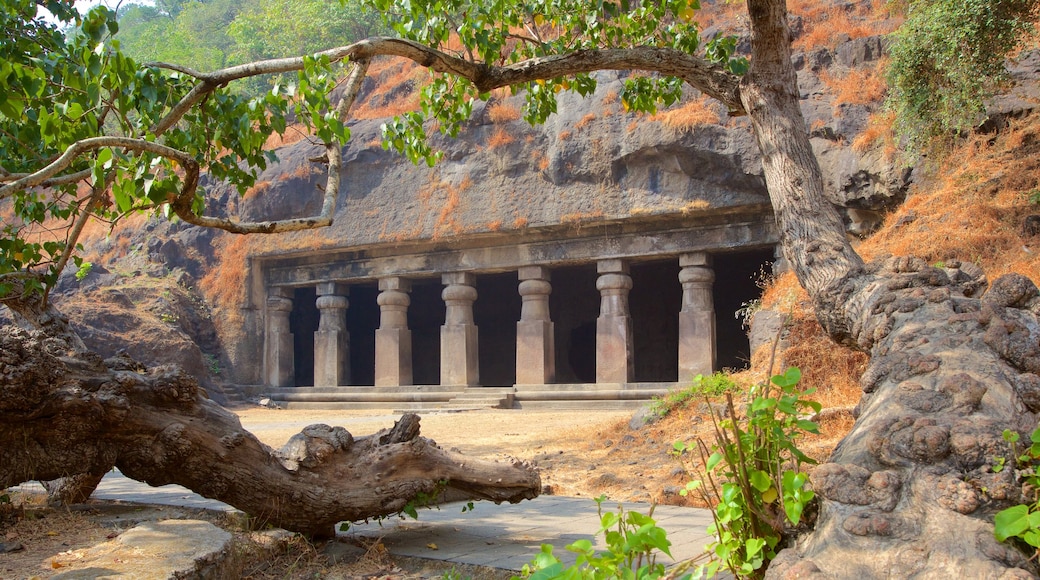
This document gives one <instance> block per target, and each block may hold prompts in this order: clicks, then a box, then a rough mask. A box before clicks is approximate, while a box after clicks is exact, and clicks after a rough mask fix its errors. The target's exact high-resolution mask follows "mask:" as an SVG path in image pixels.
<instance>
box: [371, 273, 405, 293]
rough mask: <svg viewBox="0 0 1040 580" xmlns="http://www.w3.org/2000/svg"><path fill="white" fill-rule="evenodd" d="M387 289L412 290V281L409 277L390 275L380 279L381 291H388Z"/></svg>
mask: <svg viewBox="0 0 1040 580" xmlns="http://www.w3.org/2000/svg"><path fill="white" fill-rule="evenodd" d="M387 290H399V291H401V292H411V291H412V281H411V279H409V278H405V277H403V276H388V277H386V278H380V279H379V291H380V292H386V291H387Z"/></svg>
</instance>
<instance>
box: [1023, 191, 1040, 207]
mask: <svg viewBox="0 0 1040 580" xmlns="http://www.w3.org/2000/svg"><path fill="white" fill-rule="evenodd" d="M1026 197H1028V198H1029V203H1031V204H1034V205H1037V204H1040V187H1034V188H1033V189H1030V190H1029V191H1027V192H1026Z"/></svg>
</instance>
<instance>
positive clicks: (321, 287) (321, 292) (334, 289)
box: [314, 282, 350, 296]
mask: <svg viewBox="0 0 1040 580" xmlns="http://www.w3.org/2000/svg"><path fill="white" fill-rule="evenodd" d="M314 288H315V290H316V291H317V293H318V296H350V286H347V285H346V284H339V283H336V282H322V283H320V284H317V285H316V286H315V287H314Z"/></svg>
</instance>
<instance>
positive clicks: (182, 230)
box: [57, 0, 1037, 396]
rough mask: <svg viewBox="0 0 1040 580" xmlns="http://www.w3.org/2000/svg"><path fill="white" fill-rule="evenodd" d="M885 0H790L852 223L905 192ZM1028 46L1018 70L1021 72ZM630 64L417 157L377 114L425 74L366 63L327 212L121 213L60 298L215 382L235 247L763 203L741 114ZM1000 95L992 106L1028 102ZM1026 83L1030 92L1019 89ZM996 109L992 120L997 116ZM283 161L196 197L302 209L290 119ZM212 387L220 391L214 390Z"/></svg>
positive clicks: (403, 105) (486, 229) (233, 285)
mask: <svg viewBox="0 0 1040 580" xmlns="http://www.w3.org/2000/svg"><path fill="white" fill-rule="evenodd" d="M882 4H883V3H880V2H871V1H869V0H861V1H859V2H842V3H831V2H815V1H807V0H804V1H801V2H792V3H791V6H792V12H793V16H792V25H793V26H792V28H793V30H794V32H795V34H796V40H795V47H796V51H797V52H796V54H795V62H796V64H797V67H798V71H799V72H798V74H799V85H800V87H801V90H802V103H803V110H804V112H805V115H806V122H807V124H808V127H807V129H808V130H809V131H810V132H811V134H812V137H813V139H812V141H813V145H814V148H815V149H816V152H817V155H818V157H819V159H820V162H821V165H822V166H823V169H824V173H825V176H826V180H827V184H828V189H829V191H830V192H831V193H832V195H833V201H834V203H836V204H838V205H840V206H842V207H844V208H846V210H847V216H848V223H849V229H850V231H851V232H853V233H855V234H859V235H863V234H866V233H867V232H868V231H869V230H871V229H872V228H874V227H876V226H877V225H878V224H880V222H881V220H882V215H883V213H884V212H886V211H888V210H890V209H891V208H893V207H895V206H897V205H898V204H899V203H900V202H902V200H903V199H904V198H905V196H906V194H907V191H908V190H909V188H910V187H911V185H912V184H913V182H914V180H915V179H916V180H920V176H919V175H918V173H915V172H913V171H911V170H910V169H909V168H905V167H903V166H901V165H900V163H899V156H898V151H897V148H896V146H895V145H894V143H893V140H892V137H891V135H890V131H889V130H888V127H889V125H890V120H889V119H888V118H887V117H886V115H885V114H884V113H883V112H881V110H880V109H881V107H880V103H881V100H882V99H883V96H884V92H885V86H884V82H883V79H882V67H883V64H884V58H885V57H884V54H885V46H886V40H885V37H884V34H885V33H887V32H890V31H891V30H893V29H895V28H896V27H897V26H898V24H899V22H900V21H899V18H898V17H897V16H894V15H892V14H889V13H888V12H887V11H886V9H885V8H884V7H882ZM707 8H708V9H707V11H706V12H705V15H704V16H703V18H704V20H703V22H702V25H703V26H704V31H705V36H710V35H712V34H716V33H717V31H718V30H734V29H735V30H738V31H739V30H740V25H739V19H737V18H736V12H735V11H734V10H735V9H734V8H733V6H732V5H729V4H725V3H721V2H720V3H718V4H717V5H714V6H712V5H709V6H708V7H707ZM1035 61H1036V58H1035V57H1032V56H1031V57H1029V58H1027V59H1024V60H1023V61H1022V65H1021V66H1020V67H1019V69H1018V74H1019V76H1020V77H1021V78H1022V79H1023V80H1026V81H1029V80H1031V79H1035V75H1036V73H1037V70H1036V68H1037V67H1036V62H1035ZM627 74H630V73H620V74H619V73H601V74H600V75H599V76H598V80H599V88H598V89H597V91H596V93H595V94H594V95H592V96H591V97H589V98H585V99H581V98H578V97H576V96H573V95H561V99H560V106H559V112H558V114H555V115H553V116H552V117H550V119H549V121H548V122H547V123H546V124H545V125H543V126H539V127H530V126H528V125H527V124H526V123H524V122H523V121H522V119H520V107H521V104H522V99H521V98H520V97H517V96H509V95H508V94H506V93H496V94H494V95H493V96H492V98H491V99H490V100H489V101H488V102H487V103H482V104H481V105H480V106H478V107H477V108H476V110H475V112H474V115H473V118H472V120H471V121H470V122H469V123H468V124H467V126H466V127H465V129H464V131H463V133H462V134H461V135H460V137H459V138H458V139H454V140H448V139H441V138H439V139H437V141H436V144H437V146H438V147H440V148H441V149H442V150H443V151H444V152H445V156H444V160H443V161H442V163H440V164H439V165H437V166H436V167H435V168H432V169H431V168H427V167H417V166H413V165H411V164H410V163H408V162H407V161H406V160H404V159H402V158H400V157H398V156H397V155H395V154H393V153H391V152H388V151H385V150H384V149H383V148H382V147H381V144H380V142H379V134H380V132H379V126H380V125H381V123H383V122H385V121H386V118H385V115H387V114H393V113H399V112H401V111H403V110H407V109H408V108H409V107H412V106H414V105H415V95H416V91H417V90H418V89H419V88H420V87H421V86H422V83H423V82H424V79H425V78H426V73H425V71H424V70H422V69H417V68H415V67H414V66H411V65H409V64H408V63H404V62H401V61H394V60H387V61H381V62H379V63H377V66H376V67H375V69H374V71H373V76H372V78H371V79H370V81H369V82H368V83H366V86H365V89H364V92H363V94H362V96H361V100H360V102H359V105H358V107H357V110H356V115H355V116H356V117H357V118H356V120H355V121H353V122H352V125H351V130H352V134H353V138H352V141H351V143H350V144H349V145H348V146H347V147H346V149H345V156H344V158H345V167H344V180H343V191H342V195H341V197H340V200H339V205H338V207H337V216H336V223H335V225H334V226H332V227H331V228H328V229H325V230H321V231H312V232H304V233H298V234H288V235H280V236H253V237H249V238H246V237H241V236H231V235H226V234H223V233H220V232H212V231H205V230H201V229H199V228H195V227H186V226H185V225H184V224H181V223H168V222H164V221H146V220H144V219H143V218H142V219H135V220H131V221H128V222H126V223H124V224H121V225H120V226H118V227H116V228H114V229H113V230H111V231H109V230H108V229H107V228H104V229H103V228H100V227H98V228H97V229H96V230H95V231H93V232H90V233H89V234H88V236H87V238H86V239H85V245H86V246H87V248H88V259H90V260H92V261H93V262H94V264H95V271H94V273H92V274H91V275H90V276H89V277H88V278H87V279H85V280H84V281H82V282H77V281H75V280H73V279H71V278H70V279H67V280H63V282H62V284H61V286H60V287H59V289H58V291H57V301H58V303H59V306H60V308H62V309H63V310H64V311H66V312H67V313H68V314H69V315H70V317H71V318H72V319H73V320H74V322H75V323H76V325H77V328H78V329H80V331H81V332H82V334H84V338H85V339H86V340H87V342H88V344H89V345H90V346H92V347H93V348H95V349H97V350H98V351H100V352H101V353H102V354H105V355H109V354H114V353H115V352H117V351H119V350H125V351H127V352H128V353H130V354H131V355H132V356H134V357H135V358H137V359H138V360H141V361H142V362H144V363H145V364H156V363H162V362H177V363H180V364H183V365H185V366H186V367H188V368H189V369H190V370H192V371H193V372H195V373H197V374H199V375H201V376H208V377H209V380H210V382H211V385H212V390H214V392H215V393H217V392H219V389H218V388H217V387H216V385H217V384H220V383H224V382H234V376H232V375H231V374H229V373H228V371H227V369H231V368H234V366H235V365H239V364H247V362H248V361H240V360H236V358H237V357H236V355H235V349H234V345H235V344H236V343H237V342H238V341H239V338H240V335H241V332H242V331H241V325H240V324H239V321H240V314H239V308H240V304H241V299H242V296H243V281H244V276H245V262H246V257H247V256H248V255H251V254H257V253H277V252H283V251H293V250H301V249H306V250H312V249H321V248H328V247H340V246H355V245H361V246H365V245H372V244H376V245H378V244H400V243H403V242H406V241H408V240H416V239H425V240H443V242H444V243H445V244H450V243H451V240H452V239H454V238H455V237H456V236H516V237H522V236H523V235H524V234H525V232H526V231H528V230H529V229H530V228H539V227H571V228H581V227H583V225H585V224H589V223H595V222H601V221H613V220H630V219H632V220H639V219H644V218H646V216H651V217H652V216H659V215H667V214H685V215H690V214H695V213H697V212H714V211H725V210H726V208H727V207H729V206H733V205H755V204H759V205H761V207H762V208H763V211H768V205H767V204H768V200H767V198H766V195H765V190H764V182H763V179H762V177H761V171H760V167H759V162H758V159H757V151H756V148H755V146H754V143H753V141H752V138H751V135H750V131H749V130H748V128H747V126H746V121H745V120H743V119H740V118H727V117H726V115H725V112H724V111H723V110H721V109H720V108H718V107H717V106H716V105H715V104H713V103H712V102H710V101H707V100H705V99H704V98H703V97H701V96H700V95H698V94H696V93H693V92H691V93H690V94H688V95H686V98H685V99H684V100H683V101H682V102H681V103H679V104H677V105H675V106H673V107H672V108H670V109H668V110H664V111H661V112H659V113H658V114H657V115H653V116H647V115H636V114H632V113H628V112H626V111H625V110H624V108H623V107H622V105H621V103H620V99H619V98H618V93H619V90H620V85H621V83H622V82H623V80H624V78H625V77H626V76H627ZM1022 96H1023V95H1019V96H1016V97H1015V98H1008V99H1006V100H1004V101H1001V103H1000V107H999V110H996V111H995V112H996V113H999V115H996V116H995V117H994V118H995V119H998V117H1000V115H1003V116H1007V115H1010V114H1018V113H1020V112H1021V111H1024V110H1027V109H1029V108H1031V107H1032V106H1033V105H1032V104H1031V103H1030V102H1028V101H1026V100H1023V99H1022V98H1021V97H1022ZM1024 96H1026V97H1028V96H1029V95H1028V94H1026V95H1024ZM998 120H999V119H998ZM278 145H281V146H280V147H279V149H278V157H279V160H278V162H277V163H274V164H272V165H271V166H270V167H269V168H268V169H267V170H266V171H265V172H264V173H263V174H261V175H260V176H259V179H258V181H257V183H256V185H255V186H254V187H253V188H252V189H251V190H250V191H249V192H248V193H247V194H246V195H245V196H244V197H243V198H239V197H238V196H237V195H236V194H235V193H234V192H232V191H230V189H229V188H227V187H225V186H223V185H222V184H214V183H210V184H207V186H206V187H207V190H208V193H209V199H210V207H211V208H212V209H211V210H210V211H212V212H213V213H228V214H231V215H238V216H241V217H242V218H243V219H252V218H260V217H263V218H280V217H288V216H299V215H308V214H315V213H317V211H318V206H319V204H320V193H319V191H318V186H320V185H322V184H323V180H322V176H321V173H322V170H323V166H322V165H321V164H320V163H319V162H315V161H312V159H313V158H315V157H316V156H317V154H318V149H317V148H316V147H315V145H314V144H313V143H312V142H311V141H310V140H309V139H308V138H307V136H306V135H304V134H302V133H300V132H299V131H298V130H296V129H292V130H291V131H290V132H289V133H287V134H286V136H284V137H283V139H282V140H281V141H280V142H279V143H278ZM218 396H219V395H218Z"/></svg>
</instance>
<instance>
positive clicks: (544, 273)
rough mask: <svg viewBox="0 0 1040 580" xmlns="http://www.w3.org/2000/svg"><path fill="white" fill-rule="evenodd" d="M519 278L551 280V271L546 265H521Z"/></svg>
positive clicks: (518, 273)
mask: <svg viewBox="0 0 1040 580" xmlns="http://www.w3.org/2000/svg"><path fill="white" fill-rule="evenodd" d="M516 274H517V278H519V279H520V280H521V281H522V280H545V281H547V282H548V281H549V280H551V272H550V271H549V268H546V267H545V266H521V267H520V268H519V269H518V270H517V271H516Z"/></svg>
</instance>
